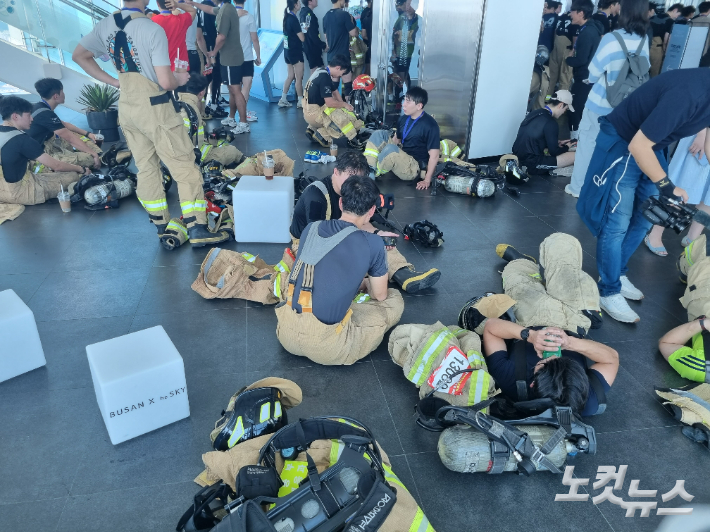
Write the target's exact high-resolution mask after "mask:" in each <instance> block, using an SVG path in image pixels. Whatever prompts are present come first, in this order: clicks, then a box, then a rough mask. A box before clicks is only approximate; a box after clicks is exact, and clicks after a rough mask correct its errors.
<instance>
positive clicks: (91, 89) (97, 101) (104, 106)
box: [77, 85, 119, 113]
mask: <svg viewBox="0 0 710 532" xmlns="http://www.w3.org/2000/svg"><path fill="white" fill-rule="evenodd" d="M80 94H81V95H80V96H79V98H77V101H78V102H79V103H80V104H82V105H84V106H86V108H85V111H86V112H87V113H88V112H94V113H96V112H98V113H100V112H103V111H112V110H114V109H116V103H117V102H118V94H119V92H118V89H117V88H116V87H112V86H111V85H84V86H83V87H82V88H81V93H80Z"/></svg>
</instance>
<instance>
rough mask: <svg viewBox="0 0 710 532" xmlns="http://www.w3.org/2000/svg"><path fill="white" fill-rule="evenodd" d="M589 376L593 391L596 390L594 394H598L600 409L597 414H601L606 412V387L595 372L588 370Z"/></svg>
mask: <svg viewBox="0 0 710 532" xmlns="http://www.w3.org/2000/svg"><path fill="white" fill-rule="evenodd" d="M587 375H588V376H589V384H590V385H591V387H592V390H594V393H595V394H597V402H598V403H599V409H598V410H597V412H596V413H597V414H601V413H602V412H604V410H606V392H605V391H604V385H603V384H602V383H601V381H600V380H599V377H597V374H596V372H595V371H591V370H587Z"/></svg>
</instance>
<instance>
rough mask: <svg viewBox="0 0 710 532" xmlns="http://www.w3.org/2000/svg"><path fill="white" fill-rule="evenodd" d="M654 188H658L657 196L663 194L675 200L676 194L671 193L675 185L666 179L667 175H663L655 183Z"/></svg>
mask: <svg viewBox="0 0 710 532" xmlns="http://www.w3.org/2000/svg"><path fill="white" fill-rule="evenodd" d="M656 188H658V193H659V196H664V197H666V198H668V199H672V200H677V199H678V196H676V195H675V194H673V191H674V190H675V185H674V184H673V183H672V182H671V180H670V179H668V176H666V177H664V178H663V179H661V180H660V181H658V182H657V183H656Z"/></svg>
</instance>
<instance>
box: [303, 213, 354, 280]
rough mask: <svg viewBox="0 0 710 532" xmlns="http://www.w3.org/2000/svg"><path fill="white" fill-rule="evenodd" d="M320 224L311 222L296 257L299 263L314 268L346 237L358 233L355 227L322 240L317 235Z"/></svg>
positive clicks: (319, 222) (347, 228)
mask: <svg viewBox="0 0 710 532" xmlns="http://www.w3.org/2000/svg"><path fill="white" fill-rule="evenodd" d="M321 223H322V222H321V221H318V222H313V225H312V226H311V229H310V230H309V231H308V236H307V238H306V241H305V243H302V244H301V248H302V249H300V250H299V251H300V253H299V255H298V257H299V262H302V263H304V264H308V265H311V266H315V265H316V264H318V263H319V262H320V261H321V260H323V257H325V256H326V255H327V254H328V253H330V252H331V251H332V250H333V249H335V247H336V246H337V245H338V244H340V243H341V242H342V241H343V240H345V239H346V238H347V237H348V236H350V235H351V234H353V233H355V232H357V231H359V229H358V228H357V227H355V226H350V227H346V228H345V229H342V230H341V231H338V232H337V233H336V234H334V235H333V236H330V237H328V238H324V237H322V236H320V235H319V234H318V228H319V227H320V224H321ZM294 271H295V270H294ZM294 279H295V278H294Z"/></svg>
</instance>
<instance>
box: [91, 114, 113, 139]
mask: <svg viewBox="0 0 710 532" xmlns="http://www.w3.org/2000/svg"><path fill="white" fill-rule="evenodd" d="M86 120H87V122H88V123H89V127H90V128H91V129H92V130H93V131H94V133H101V134H102V135H103V136H104V142H113V141H116V140H118V139H119V135H118V110H112V111H103V112H87V113H86Z"/></svg>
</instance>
